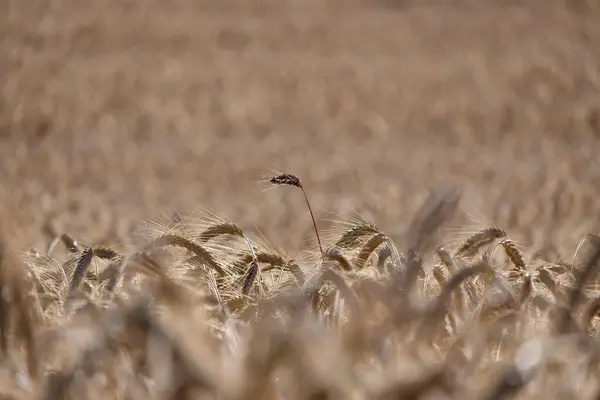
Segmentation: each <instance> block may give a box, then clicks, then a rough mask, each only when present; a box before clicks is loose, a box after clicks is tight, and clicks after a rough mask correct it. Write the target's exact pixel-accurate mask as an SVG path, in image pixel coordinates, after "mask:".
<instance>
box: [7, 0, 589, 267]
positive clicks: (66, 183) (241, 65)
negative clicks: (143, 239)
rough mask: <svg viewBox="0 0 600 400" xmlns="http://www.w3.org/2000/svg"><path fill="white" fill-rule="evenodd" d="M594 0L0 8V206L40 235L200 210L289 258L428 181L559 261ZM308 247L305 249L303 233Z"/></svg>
mask: <svg viewBox="0 0 600 400" xmlns="http://www.w3.org/2000/svg"><path fill="white" fill-rule="evenodd" d="M599 3H600V2H598V1H596V0H595V1H591V0H589V1H583V0H580V1H576V0H574V1H567V0H564V1H558V0H546V1H534V0H530V1H525V0H522V1H519V0H512V1H510V0H508V1H507V0H504V1H502V0H477V1H468V0H464V1H460V0H455V1H443V0H438V1H433V0H421V1H401V0H344V1H341V0H319V1H317V0H246V1H239V0H237V1H235V0H218V1H216V0H212V1H208V0H170V1H168V2H166V1H159V0H128V1H125V0H103V1H81V0H52V1H50V0H47V1H41V0H28V1H20V0H5V1H2V2H1V4H0V40H1V42H0V68H1V71H2V74H1V75H0V176H1V182H2V185H1V186H0V201H2V203H3V204H4V205H6V206H8V207H10V208H11V209H13V210H14V213H13V215H14V217H15V218H16V219H17V220H18V221H19V222H20V226H21V228H22V230H23V232H25V235H24V238H25V239H24V241H22V242H21V244H22V246H23V249H26V248H28V247H34V246H35V247H43V246H45V245H46V243H47V238H46V236H44V233H43V226H44V224H45V223H46V222H48V221H52V223H53V224H54V225H55V227H56V229H57V230H59V231H66V232H68V233H70V234H71V235H73V236H75V237H77V238H80V239H83V240H85V241H87V242H94V241H99V240H104V238H106V237H108V236H111V235H115V234H117V235H119V236H121V237H123V238H126V237H127V236H128V235H129V233H130V232H131V230H132V228H134V227H135V226H136V224H138V223H139V222H140V221H144V220H148V219H151V218H154V217H156V216H157V215H160V214H166V215H169V214H170V213H172V212H174V211H183V212H185V211H187V210H193V209H206V210H211V211H215V212H218V213H222V214H224V215H226V216H227V217H229V218H230V219H232V220H233V221H235V222H236V223H239V224H240V225H241V226H242V227H244V228H252V227H254V226H256V227H258V228H259V229H260V230H261V232H263V233H264V234H265V236H266V237H267V238H268V239H270V240H272V241H273V242H275V243H277V244H279V245H281V246H282V247H283V248H284V249H285V250H286V251H288V252H289V253H290V254H294V253H295V252H297V251H298V250H300V249H303V248H306V246H307V244H306V242H305V240H306V239H307V238H311V237H312V234H311V229H312V225H311V222H310V219H309V217H308V213H307V212H306V210H305V209H304V200H303V198H302V196H301V194H300V193H298V192H296V191H295V190H291V189H290V188H279V189H276V190H269V191H264V189H265V187H266V185H265V184H263V183H261V182H260V179H261V177H262V176H264V175H265V174H268V172H269V171H270V170H271V169H272V168H279V169H290V170H291V171H292V172H294V173H296V174H297V175H298V176H299V177H300V178H301V179H302V180H303V182H304V184H305V186H306V189H307V192H308V195H309V197H310V199H311V201H312V204H313V208H314V210H315V213H316V217H317V218H318V219H319V220H320V221H319V224H320V226H322V228H323V229H326V228H327V226H328V222H326V221H323V220H327V219H332V218H333V219H345V218H348V217H357V216H358V215H362V216H363V217H364V218H367V219H371V220H373V221H374V222H375V223H376V224H377V225H378V226H379V227H380V228H381V229H382V230H384V231H385V232H388V233H390V234H391V235H392V236H394V237H400V235H401V234H402V232H403V228H404V227H405V226H406V224H407V223H408V222H409V220H410V218H411V217H412V215H413V212H414V211H415V209H416V207H418V206H419V205H420V204H421V202H422V201H423V200H424V198H425V197H426V196H427V194H428V191H429V190H430V189H432V188H434V187H436V186H437V185H439V184H441V183H443V182H446V183H447V182H451V183H454V184H457V185H460V186H461V187H462V188H463V190H464V194H463V199H462V203H461V215H463V217H464V218H463V222H462V223H461V224H462V225H459V226H458V227H455V228H459V229H476V228H479V227H482V226H483V225H488V224H496V225H498V226H499V227H501V228H503V229H506V230H507V232H508V233H509V235H510V236H511V237H514V238H515V239H519V240H521V243H522V245H524V246H527V247H528V248H531V249H534V250H537V249H542V248H544V247H545V246H547V245H549V244H554V245H556V246H557V248H558V249H559V252H560V253H562V254H563V255H564V256H565V257H570V254H572V252H573V251H574V249H575V246H576V244H577V242H578V241H579V239H581V237H582V236H583V235H584V234H586V233H587V232H589V231H594V230H595V229H596V228H597V226H598V222H599V221H598V211H599V208H600V207H599V205H598V202H597V200H596V199H597V198H598V194H600V168H599V167H600V162H599V161H598V157H597V154H598V153H597V149H598V147H599V145H598V140H599V135H600V97H599V95H598V94H599V92H598V90H599V88H600V46H598V43H600V4H599ZM313 246H314V245H313Z"/></svg>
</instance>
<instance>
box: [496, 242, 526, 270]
mask: <svg viewBox="0 0 600 400" xmlns="http://www.w3.org/2000/svg"><path fill="white" fill-rule="evenodd" d="M500 244H501V245H502V247H503V248H504V251H505V252H506V255H507V256H508V258H509V260H510V261H511V262H512V263H513V265H514V266H515V268H516V269H517V270H518V271H524V270H525V261H523V255H522V254H521V252H520V251H519V249H517V246H515V243H514V242H513V241H512V240H510V239H504V240H503V241H502V242H500Z"/></svg>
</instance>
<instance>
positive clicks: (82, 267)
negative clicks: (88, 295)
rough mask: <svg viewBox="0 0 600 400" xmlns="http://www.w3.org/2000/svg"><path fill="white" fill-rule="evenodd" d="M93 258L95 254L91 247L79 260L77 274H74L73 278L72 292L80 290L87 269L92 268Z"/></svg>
mask: <svg viewBox="0 0 600 400" xmlns="http://www.w3.org/2000/svg"><path fill="white" fill-rule="evenodd" d="M93 257H94V252H93V250H92V248H91V247H88V248H86V249H85V250H84V251H83V252H82V253H81V255H80V256H79V257H78V258H77V264H76V266H75V272H74V273H73V277H72V278H71V289H70V290H71V291H73V290H75V289H77V288H79V286H80V284H81V282H82V281H83V280H84V279H85V275H86V272H87V269H88V267H89V266H90V263H91V262H92V258H93Z"/></svg>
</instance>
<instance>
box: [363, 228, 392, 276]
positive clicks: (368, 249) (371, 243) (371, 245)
mask: <svg viewBox="0 0 600 400" xmlns="http://www.w3.org/2000/svg"><path fill="white" fill-rule="evenodd" d="M388 239H389V238H388V237H387V236H386V235H385V234H383V233H378V234H377V235H374V236H372V237H371V238H370V239H369V240H368V241H367V243H365V245H364V246H363V247H362V249H361V250H360V252H359V253H358V255H357V256H356V259H355V260H354V265H355V267H356V268H357V269H362V268H364V267H365V264H366V263H367V260H368V259H369V257H370V256H371V254H372V253H373V252H374V251H375V250H376V249H377V247H379V246H380V245H381V244H382V243H383V242H385V241H386V240H388Z"/></svg>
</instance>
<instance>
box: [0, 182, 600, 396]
mask: <svg viewBox="0 0 600 400" xmlns="http://www.w3.org/2000/svg"><path fill="white" fill-rule="evenodd" d="M270 182H271V183H272V184H273V185H275V186H291V187H295V188H297V189H299V190H301V191H302V193H303V195H304V198H305V200H306V204H307V206H308V209H309V211H310V215H311V217H312V216H313V213H312V210H311V208H310V203H309V200H308V197H307V196H306V193H305V191H304V187H303V185H302V183H301V181H300V179H299V178H298V177H296V176H294V175H292V174H281V175H278V176H274V177H272V178H270ZM459 200H460V193H459V191H457V190H455V189H452V188H445V189H439V190H435V191H432V193H431V195H430V196H429V197H428V198H427V199H426V201H425V202H424V204H423V205H422V207H421V208H420V209H419V210H418V212H417V213H416V214H415V215H414V216H413V218H412V220H411V223H410V224H409V229H408V230H407V232H408V233H407V235H406V237H405V239H404V240H403V243H401V245H402V247H399V246H397V245H396V244H395V243H394V242H393V241H392V240H391V239H390V238H389V237H388V236H387V235H386V234H385V233H384V232H382V231H380V230H379V229H378V227H377V226H376V225H375V224H374V223H371V222H366V221H361V220H352V221H351V223H347V224H345V225H343V226H341V228H339V229H338V230H337V231H336V232H337V233H335V234H332V235H330V236H331V237H330V238H327V240H323V241H322V240H321V237H320V235H319V231H318V229H317V225H316V224H314V228H315V233H316V238H317V241H318V246H319V251H318V252H315V253H314V254H313V256H312V257H304V258H303V259H302V260H301V261H300V260H293V259H289V258H287V257H286V256H285V254H284V253H283V252H282V251H280V250H277V249H275V248H273V246H269V244H268V243H267V242H266V241H265V240H262V241H261V240H258V239H251V238H250V237H249V235H247V234H246V233H245V232H244V231H243V230H242V229H240V228H239V227H238V226H237V225H236V224H234V223H232V222H231V221H228V220H226V219H224V218H222V217H217V216H215V215H212V216H207V215H204V216H203V218H198V215H195V216H194V215H193V216H191V217H189V218H187V219H186V218H180V219H175V220H171V221H170V223H165V222H164V221H163V222H160V223H158V222H157V223H155V224H153V225H152V224H151V225H150V226H151V227H152V228H153V231H152V237H150V238H149V239H148V240H147V242H146V243H144V244H142V245H140V246H134V247H133V246H132V248H130V249H129V250H127V251H125V250H123V249H117V248H116V246H106V245H85V246H83V245H81V244H80V243H79V242H78V241H77V240H75V239H74V238H72V237H71V236H70V235H68V234H66V233H55V237H56V239H55V240H54V241H53V242H52V243H51V244H50V246H49V247H48V249H47V251H45V252H40V251H35V250H32V251H29V252H27V253H25V254H23V255H22V256H21V257H20V256H18V255H17V254H15V253H14V252H11V249H10V248H9V247H10V246H9V245H8V244H7V242H8V241H7V240H4V239H7V238H6V235H5V237H4V239H3V241H2V243H0V245H1V247H0V266H1V270H0V288H1V296H0V350H1V354H2V362H1V363H0V383H1V384H0V390H1V391H2V398H15V399H29V398H44V399H59V398H60V399H63V398H73V399H88V398H90V399H96V398H98V399H105V398H118V399H149V398H155V399H166V398H172V399H187V398H190V399H192V398H194V399H195V398H198V399H232V400H233V399H490V400H491V399H504V398H512V397H516V398H538V397H539V396H545V398H560V399H562V398H567V396H575V398H578V399H587V398H590V399H597V398H600V379H598V377H600V375H599V372H600V368H599V367H600V346H599V345H598V343H597V339H596V335H595V334H596V326H595V321H594V317H595V314H596V311H597V310H598V308H599V307H600V297H598V298H594V293H596V292H597V289H595V287H594V284H595V274H594V273H595V269H596V265H597V264H598V261H599V260H598V259H599V258H600V237H598V236H596V235H594V234H590V235H588V236H586V237H585V238H583V240H582V241H581V244H580V246H579V248H578V251H577V253H578V254H576V255H575V257H574V260H573V262H571V263H568V262H565V261H561V260H556V261H554V262H545V261H544V262H543V261H541V260H535V261H532V262H526V261H525V259H524V257H523V255H522V253H521V252H520V251H519V250H518V247H517V246H516V245H515V243H514V242H513V241H512V240H511V239H510V238H509V237H508V236H507V234H506V232H505V231H504V230H502V229H500V228H497V227H487V228H485V229H483V230H481V231H479V232H476V233H475V234H473V235H472V236H470V237H469V238H468V239H467V240H466V241H464V242H463V243H460V244H459V245H458V246H456V247H455V248H452V249H450V248H449V247H441V246H439V243H436V231H438V230H439V229H440V227H441V226H442V225H443V224H444V223H446V222H447V221H448V220H449V218H450V217H451V216H452V214H453V213H454V212H455V211H456V208H457V205H458V203H459ZM312 220H313V223H314V217H313V218H312ZM198 221H200V222H198ZM329 239H330V240H329ZM324 245H325V246H324ZM61 248H62V254H63V255H64V259H62V260H61V258H62V257H60V256H58V255H56V254H58V253H59V252H60V250H61ZM53 254H54V255H53ZM100 260H104V261H103V262H99V261H100ZM425 260H430V261H427V262H426V261H425Z"/></svg>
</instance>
